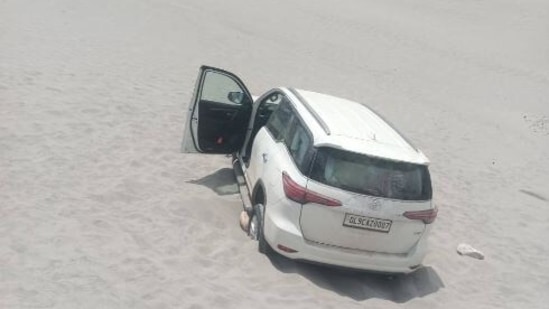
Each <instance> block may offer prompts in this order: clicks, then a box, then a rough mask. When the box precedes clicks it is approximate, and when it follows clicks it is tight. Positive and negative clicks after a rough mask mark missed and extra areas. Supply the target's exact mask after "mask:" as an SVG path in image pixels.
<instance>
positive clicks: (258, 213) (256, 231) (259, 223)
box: [248, 204, 273, 255]
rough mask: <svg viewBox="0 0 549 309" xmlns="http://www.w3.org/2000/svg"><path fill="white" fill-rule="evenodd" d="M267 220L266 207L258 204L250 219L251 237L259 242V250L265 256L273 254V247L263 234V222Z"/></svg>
mask: <svg viewBox="0 0 549 309" xmlns="http://www.w3.org/2000/svg"><path fill="white" fill-rule="evenodd" d="M264 220H265V206H263V204H256V205H254V208H253V214H252V218H251V219H250V227H249V232H248V233H249V235H250V237H251V238H252V239H254V240H257V242H258V245H257V250H258V251H259V252H261V253H263V254H266V255H269V254H271V253H272V252H273V249H272V248H271V246H270V245H269V244H268V243H267V241H266V240H265V236H264V234H263V231H264V229H263V222H264Z"/></svg>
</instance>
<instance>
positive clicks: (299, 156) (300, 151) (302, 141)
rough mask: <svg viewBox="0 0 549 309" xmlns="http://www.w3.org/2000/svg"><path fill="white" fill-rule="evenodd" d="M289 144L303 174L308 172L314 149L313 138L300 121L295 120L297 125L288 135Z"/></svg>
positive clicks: (291, 153)
mask: <svg viewBox="0 0 549 309" xmlns="http://www.w3.org/2000/svg"><path fill="white" fill-rule="evenodd" d="M287 146H288V150H289V151H290V155H291V156H292V158H293V159H294V162H295V164H296V165H297V167H298V168H299V170H300V171H301V172H302V173H303V174H307V173H308V167H309V162H310V160H309V159H310V157H311V154H312V151H313V150H312V140H311V137H310V136H309V134H308V132H307V130H305V128H304V127H303V125H302V124H301V122H300V121H295V125H294V127H293V129H292V131H291V133H290V135H289V137H288V142H287Z"/></svg>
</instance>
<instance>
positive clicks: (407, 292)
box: [269, 254, 444, 303]
mask: <svg viewBox="0 0 549 309" xmlns="http://www.w3.org/2000/svg"><path fill="white" fill-rule="evenodd" d="M269 259H270V260H271V263H272V264H273V266H274V267H276V268H277V269H278V270H279V271H281V272H283V273H297V274H299V275H301V276H303V277H304V278H306V279H308V280H310V281H311V282H312V283H314V284H315V285H317V286H318V287H321V288H323V289H327V290H330V291H333V292H335V293H337V294H339V295H341V296H346V297H350V298H352V299H354V300H356V301H363V300H367V299H370V298H379V299H385V300H389V301H393V302H395V303H405V302H408V301H409V300H412V299H414V298H417V297H423V296H426V295H429V294H432V293H435V292H437V291H438V290H439V289H440V288H443V287H444V283H443V282H442V280H441V279H440V277H439V276H438V274H437V273H436V271H435V270H434V269H433V268H432V267H422V268H420V269H418V270H417V271H415V272H414V273H412V274H408V275H399V276H389V275H383V274H374V273H366V272H353V271H351V270H346V269H337V268H329V267H325V266H320V265H314V264H308V263H303V262H297V261H294V260H290V259H288V258H285V257H283V256H281V255H278V254H271V255H270V256H269Z"/></svg>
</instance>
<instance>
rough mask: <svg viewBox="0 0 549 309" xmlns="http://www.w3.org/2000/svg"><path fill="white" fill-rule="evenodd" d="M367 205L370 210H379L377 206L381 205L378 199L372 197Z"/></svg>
mask: <svg viewBox="0 0 549 309" xmlns="http://www.w3.org/2000/svg"><path fill="white" fill-rule="evenodd" d="M369 206H370V209H371V210H379V208H380V207H381V203H380V202H379V200H378V199H374V200H372V202H371V203H370V205H369Z"/></svg>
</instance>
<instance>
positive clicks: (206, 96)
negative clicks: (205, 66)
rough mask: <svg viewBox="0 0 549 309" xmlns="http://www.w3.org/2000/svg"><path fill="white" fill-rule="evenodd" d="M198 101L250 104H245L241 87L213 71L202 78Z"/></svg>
mask: <svg viewBox="0 0 549 309" xmlns="http://www.w3.org/2000/svg"><path fill="white" fill-rule="evenodd" d="M231 95H232V96H231ZM231 98H232V100H231ZM200 100H203V101H209V102H216V103H222V104H228V105H243V104H249V103H251V102H247V101H248V100H246V96H245V95H244V91H243V89H242V87H241V86H240V85H238V84H237V83H236V81H235V80H233V79H232V78H228V77H227V76H226V75H224V74H222V73H219V72H214V71H210V72H207V73H206V75H205V76H204V82H203V88H202V93H201V95H200Z"/></svg>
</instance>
